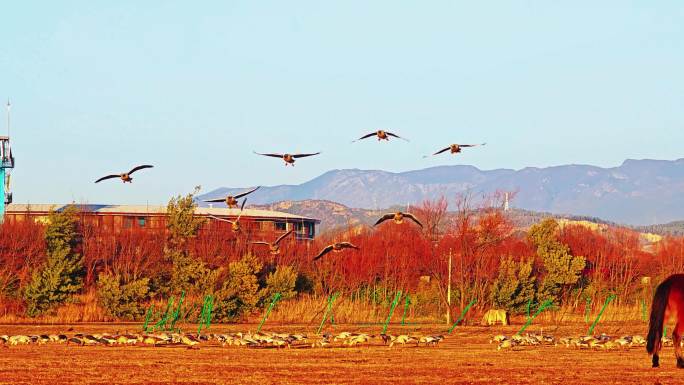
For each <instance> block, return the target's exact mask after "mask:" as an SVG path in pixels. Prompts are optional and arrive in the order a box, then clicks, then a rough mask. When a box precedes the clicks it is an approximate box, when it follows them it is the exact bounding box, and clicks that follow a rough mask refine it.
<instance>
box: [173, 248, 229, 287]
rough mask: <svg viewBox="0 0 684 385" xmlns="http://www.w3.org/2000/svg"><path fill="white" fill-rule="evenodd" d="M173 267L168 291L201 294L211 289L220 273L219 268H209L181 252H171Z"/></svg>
mask: <svg viewBox="0 0 684 385" xmlns="http://www.w3.org/2000/svg"><path fill="white" fill-rule="evenodd" d="M170 258H171V261H172V262H173V268H172V270H171V280H170V282H169V286H170V287H169V290H167V291H169V292H171V293H174V294H178V293H180V292H182V291H185V292H186V293H195V294H202V293H207V292H209V291H211V290H212V289H213V288H214V287H215V285H216V281H217V278H218V275H219V273H220V270H219V269H210V268H209V267H207V266H206V264H205V263H204V262H202V261H200V260H197V259H194V258H192V257H191V256H188V255H186V254H185V253H181V252H173V253H171V256H170Z"/></svg>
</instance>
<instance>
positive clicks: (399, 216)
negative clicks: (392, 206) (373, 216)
mask: <svg viewBox="0 0 684 385" xmlns="http://www.w3.org/2000/svg"><path fill="white" fill-rule="evenodd" d="M404 218H409V219H410V220H412V221H414V222H416V224H417V225H418V226H420V227H421V228H422V227H423V224H422V223H420V221H419V220H418V219H417V218H416V217H415V216H414V215H413V214H411V213H403V212H401V211H398V212H396V213H394V214H392V213H390V214H385V215H383V216H382V217H381V218H380V219H378V221H377V222H375V224H374V225H373V226H377V225H379V224H381V223H382V222H384V221H386V220H389V219H391V220H393V221H394V223H396V224H401V223H402V222H404Z"/></svg>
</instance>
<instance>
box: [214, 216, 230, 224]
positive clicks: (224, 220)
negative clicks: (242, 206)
mask: <svg viewBox="0 0 684 385" xmlns="http://www.w3.org/2000/svg"><path fill="white" fill-rule="evenodd" d="M209 218H211V219H216V220H217V221H221V222H228V223H230V224H232V223H233V221H231V220H230V219H226V218H219V217H216V216H213V215H209Z"/></svg>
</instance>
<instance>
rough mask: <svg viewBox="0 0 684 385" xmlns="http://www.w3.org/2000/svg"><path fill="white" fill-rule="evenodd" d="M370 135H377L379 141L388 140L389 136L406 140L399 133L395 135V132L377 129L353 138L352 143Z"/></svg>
mask: <svg viewBox="0 0 684 385" xmlns="http://www.w3.org/2000/svg"><path fill="white" fill-rule="evenodd" d="M372 136H377V137H378V141H381V140H389V137H390V136H391V137H394V138H398V139H402V140H405V141H407V142H408V139H406V138H402V137H401V136H399V135H397V134H393V133H391V132H389V131H384V130H377V131H375V132H371V133H370V134H366V135H364V136H362V137H360V138H358V139H356V140H354V141H353V142H352V143H354V142H358V141H359V140H363V139H367V138H370V137H372Z"/></svg>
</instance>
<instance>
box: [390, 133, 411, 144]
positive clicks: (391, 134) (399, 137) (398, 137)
mask: <svg viewBox="0 0 684 385" xmlns="http://www.w3.org/2000/svg"><path fill="white" fill-rule="evenodd" d="M385 134H387V136H393V137H395V138H397V139H401V140H405V141H407V142H408V141H409V140H408V139H406V138H402V137H401V136H399V135H397V134H394V133H391V132H389V131H385Z"/></svg>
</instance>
